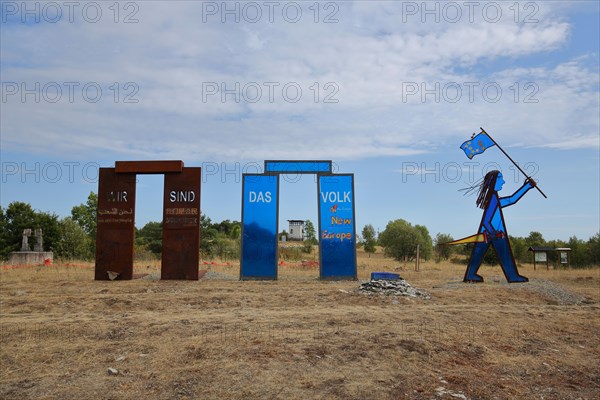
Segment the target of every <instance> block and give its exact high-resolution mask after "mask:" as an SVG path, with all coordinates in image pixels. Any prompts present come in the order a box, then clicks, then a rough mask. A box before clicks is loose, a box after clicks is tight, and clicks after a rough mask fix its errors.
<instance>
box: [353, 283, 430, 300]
mask: <svg viewBox="0 0 600 400" xmlns="http://www.w3.org/2000/svg"><path fill="white" fill-rule="evenodd" d="M358 290H359V292H361V293H365V294H372V293H379V294H384V295H387V296H389V295H392V296H409V297H421V298H423V299H430V298H431V296H430V295H429V293H428V292H427V291H426V290H423V289H417V288H414V287H412V286H411V285H410V284H409V283H408V282H406V281H405V280H404V279H394V280H390V279H371V280H370V281H367V282H363V283H361V284H360V288H359V289H358Z"/></svg>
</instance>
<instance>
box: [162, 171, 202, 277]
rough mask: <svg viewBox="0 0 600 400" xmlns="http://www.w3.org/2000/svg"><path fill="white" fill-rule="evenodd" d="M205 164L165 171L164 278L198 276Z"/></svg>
mask: <svg viewBox="0 0 600 400" xmlns="http://www.w3.org/2000/svg"><path fill="white" fill-rule="evenodd" d="M200 180H201V168H196V167H194V168H183V170H182V172H181V173H167V174H165V191H164V202H163V236H162V238H163V241H162V262H161V272H160V276H161V279H188V280H198V263H199V261H200V255H199V252H200Z"/></svg>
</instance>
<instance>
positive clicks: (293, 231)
mask: <svg viewBox="0 0 600 400" xmlns="http://www.w3.org/2000/svg"><path fill="white" fill-rule="evenodd" d="M288 223H289V224H290V227H289V233H288V240H304V220H301V219H288Z"/></svg>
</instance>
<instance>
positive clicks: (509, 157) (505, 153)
mask: <svg viewBox="0 0 600 400" xmlns="http://www.w3.org/2000/svg"><path fill="white" fill-rule="evenodd" d="M479 129H481V132H482V133H485V134H486V135H487V136H488V137H489V138H490V140H491V141H492V142H494V144H495V145H496V146H498V148H499V149H500V151H501V152H503V153H504V155H505V156H506V157H508V159H509V160H510V161H511V162H512V163H513V164H514V165H515V167H517V169H518V170H519V171H521V173H522V174H523V175H525V176H526V177H527V179H531V177H530V176H529V175H527V174H526V173H525V171H523V170H522V169H521V167H519V164H517V163H516V162H515V160H513V159H512V158H511V156H509V155H508V153H507V152H505V151H504V149H503V148H502V147H500V145H499V144H498V143H497V142H496V141H495V140H494V138H493V137H491V136H490V134H489V133H487V132H486V131H485V129H483V128H481V127H480V128H479ZM535 188H536V189H537V190H538V192H540V193H541V194H542V196H544V198H546V199H547V198H548V196H546V194H545V193H544V192H542V189H540V188H539V187H538V185H537V184H536V185H535Z"/></svg>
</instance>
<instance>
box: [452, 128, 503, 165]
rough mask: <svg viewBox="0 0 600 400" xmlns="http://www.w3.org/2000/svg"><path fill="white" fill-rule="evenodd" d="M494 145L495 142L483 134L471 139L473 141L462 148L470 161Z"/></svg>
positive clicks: (461, 146) (465, 143) (467, 142)
mask: <svg viewBox="0 0 600 400" xmlns="http://www.w3.org/2000/svg"><path fill="white" fill-rule="evenodd" d="M494 145H495V143H494V141H493V140H492V139H491V138H490V137H489V136H488V135H486V134H485V133H483V132H481V133H480V134H478V135H477V136H474V137H473V138H471V140H467V141H466V142H464V143H463V144H461V145H460V148H461V149H463V151H464V152H465V154H466V155H467V157H469V160H470V159H472V158H473V157H474V156H476V155H477V154H481V153H483V152H484V151H485V150H486V149H487V148H488V147H492V146H494Z"/></svg>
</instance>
